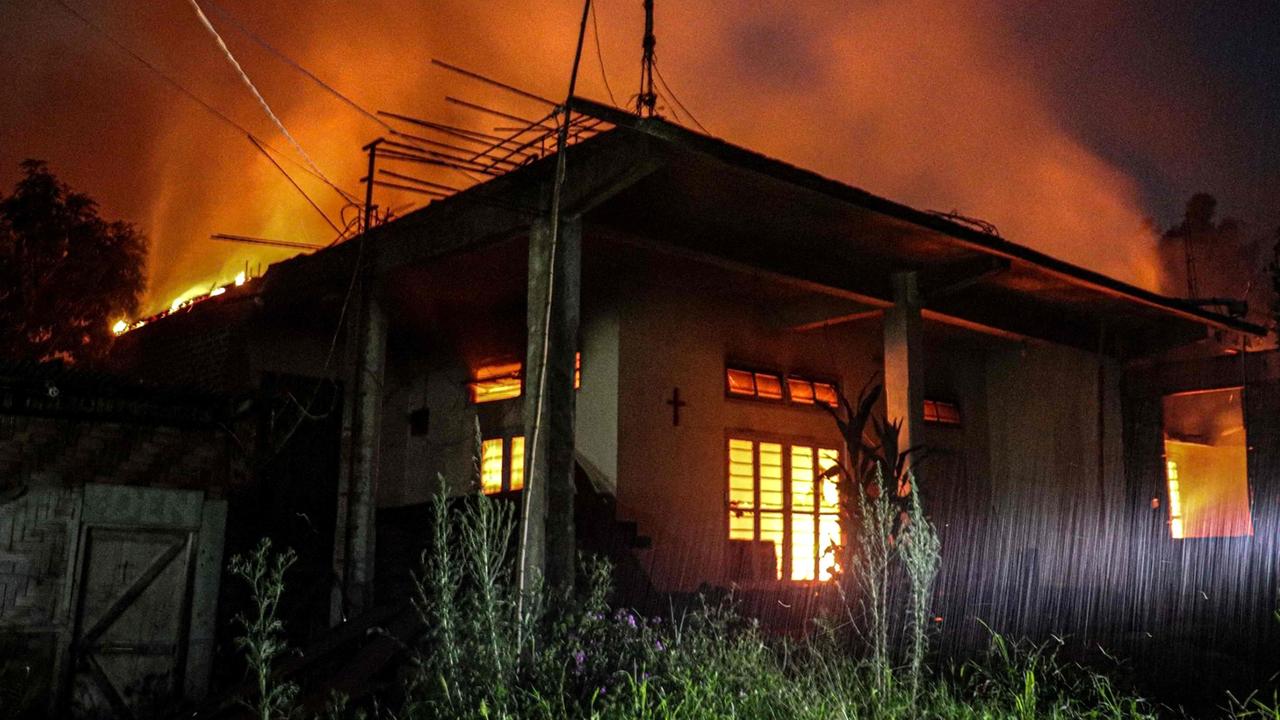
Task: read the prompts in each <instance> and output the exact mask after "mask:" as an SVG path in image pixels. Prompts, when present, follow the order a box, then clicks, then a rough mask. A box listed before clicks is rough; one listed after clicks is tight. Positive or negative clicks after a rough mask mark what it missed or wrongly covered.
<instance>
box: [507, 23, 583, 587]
mask: <svg viewBox="0 0 1280 720" xmlns="http://www.w3.org/2000/svg"><path fill="white" fill-rule="evenodd" d="M590 12H591V0H585V1H584V3H583V7H582V22H581V23H580V24H579V26H578V47H577V50H576V51H575V53H574V56H573V69H572V71H571V72H570V75H569V92H568V94H567V95H566V97H565V101H564V105H562V106H561V108H560V109H561V117H560V127H559V132H558V133H557V137H556V167H555V175H554V176H553V178H552V186H551V207H550V208H549V209H548V210H549V212H548V213H547V217H546V219H545V220H539V221H536V222H535V223H534V225H533V227H532V228H531V230H530V233H529V271H528V285H527V301H528V316H527V328H528V330H527V337H528V340H527V341H526V347H525V400H524V405H525V407H524V428H525V437H526V438H528V440H527V441H526V443H525V464H524V467H525V486H524V497H523V507H522V508H521V541H520V567H519V573H520V574H519V587H520V603H521V607H523V603H524V602H525V601H526V597H527V596H528V595H529V593H530V592H531V591H532V590H533V589H534V588H536V587H538V584H539V583H540V582H541V581H542V580H543V579H545V581H546V586H547V587H548V588H549V589H550V590H551V591H552V592H555V593H558V594H564V593H567V592H568V591H570V590H572V588H573V578H574V567H573V566H574V552H575V546H574V537H575V536H574V530H573V493H574V483H573V478H574V455H573V442H574V435H573V433H574V412H575V408H574V403H575V402H576V398H575V393H574V389H573V374H574V370H573V366H574V360H573V358H574V354H575V351H576V350H577V344H578V321H579V302H580V278H581V273H582V269H581V266H582V263H581V253H582V250H581V249H582V221H581V217H577V216H575V217H570V218H562V217H561V216H560V211H561V208H560V204H561V195H562V193H563V189H564V184H565V173H566V171H567V170H566V155H567V151H568V147H569V124H570V122H571V121H572V109H573V98H574V89H575V88H576V87H577V82H578V66H579V64H580V63H581V61H582V42H583V39H584V38H585V37H586V32H587V19H588V17H589V13H590Z"/></svg>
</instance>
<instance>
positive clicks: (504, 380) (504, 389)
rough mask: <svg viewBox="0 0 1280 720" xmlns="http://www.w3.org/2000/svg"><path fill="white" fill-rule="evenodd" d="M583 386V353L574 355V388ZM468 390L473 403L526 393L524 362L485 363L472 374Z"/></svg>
mask: <svg viewBox="0 0 1280 720" xmlns="http://www.w3.org/2000/svg"><path fill="white" fill-rule="evenodd" d="M581 388H582V353H577V354H575V355H574V356H573V389H574V390H579V389H581ZM467 390H468V391H469V393H470V395H471V402H473V403H487V402H497V401H498V400H510V399H512V398H518V397H520V396H521V395H523V394H524V363H519V362H513V363H496V364H492V365H484V366H482V367H480V368H479V369H477V370H476V371H475V373H473V374H472V380H471V382H469V383H467Z"/></svg>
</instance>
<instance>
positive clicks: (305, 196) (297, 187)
mask: <svg viewBox="0 0 1280 720" xmlns="http://www.w3.org/2000/svg"><path fill="white" fill-rule="evenodd" d="M249 142H251V143H253V146H254V147H256V148H258V152H260V153H262V154H263V155H264V156H266V158H267V160H269V161H270V162H271V164H272V165H274V166H275V168H276V169H277V170H279V171H280V174H281V175H284V179H285V180H288V181H289V184H290V185H292V186H293V189H294V190H297V191H298V194H299V195H301V196H302V199H304V200H306V201H307V204H308V205H310V206H311V207H312V209H314V210H315V211H316V212H318V213H320V217H322V218H324V221H325V222H326V223H328V224H329V227H331V228H333V231H334V232H336V233H338V234H339V235H341V234H342V230H340V229H338V226H337V224H335V223H334V222H333V221H332V220H330V219H329V216H328V215H327V214H325V211H323V210H321V209H320V206H319V205H317V204H316V201H315V200H312V199H311V196H310V195H308V194H307V191H306V190H303V189H302V186H301V185H299V184H298V183H297V182H296V181H294V179H293V177H292V176H290V175H289V173H288V172H286V171H285V169H284V168H283V167H281V166H280V163H278V162H276V159H275V158H273V157H271V154H270V153H268V152H267V151H266V149H265V148H263V147H262V145H261V144H259V143H258V141H257V140H255V139H254V138H253V136H249Z"/></svg>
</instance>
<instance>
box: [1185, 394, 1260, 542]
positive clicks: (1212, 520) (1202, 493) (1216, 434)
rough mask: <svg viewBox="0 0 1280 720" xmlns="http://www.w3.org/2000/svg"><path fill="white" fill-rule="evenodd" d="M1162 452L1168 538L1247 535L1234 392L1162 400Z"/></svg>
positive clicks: (1240, 424)
mask: <svg viewBox="0 0 1280 720" xmlns="http://www.w3.org/2000/svg"><path fill="white" fill-rule="evenodd" d="M1164 454H1165V481H1166V483H1167V489H1168V496H1169V502H1168V508H1169V535H1170V537H1173V538H1211V537H1243V536H1248V535H1252V534H1253V518H1252V514H1251V512H1250V509H1249V477H1248V449H1247V446H1246V444H1245V430H1244V412H1243V409H1242V405H1241V389H1240V388H1226V389H1222V390H1207V391H1201V392H1190V393H1179V394H1176V395H1167V396H1165V398H1164Z"/></svg>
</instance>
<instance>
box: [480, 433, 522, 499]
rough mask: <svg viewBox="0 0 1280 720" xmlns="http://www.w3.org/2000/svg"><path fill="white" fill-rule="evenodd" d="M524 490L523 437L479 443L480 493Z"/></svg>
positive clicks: (490, 493) (494, 439)
mask: <svg viewBox="0 0 1280 720" xmlns="http://www.w3.org/2000/svg"><path fill="white" fill-rule="evenodd" d="M523 488H524V436H523V435H516V436H513V437H506V438H491V439H489V440H484V441H483V442H481V443H480V491H481V492H483V493H484V494H485V495H495V494H497V493H501V492H511V491H514V490H520V489H523Z"/></svg>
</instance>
